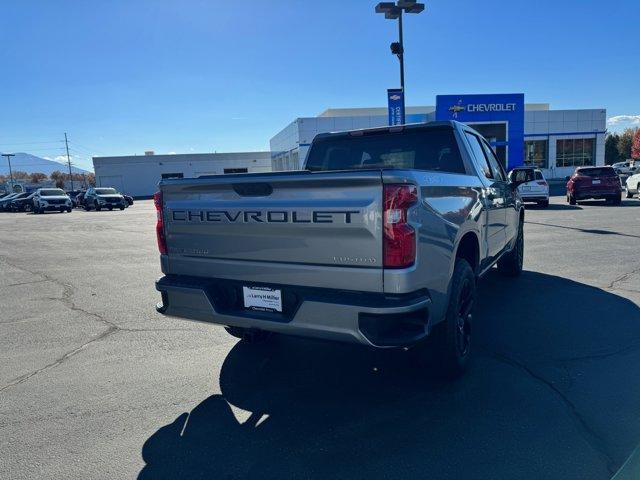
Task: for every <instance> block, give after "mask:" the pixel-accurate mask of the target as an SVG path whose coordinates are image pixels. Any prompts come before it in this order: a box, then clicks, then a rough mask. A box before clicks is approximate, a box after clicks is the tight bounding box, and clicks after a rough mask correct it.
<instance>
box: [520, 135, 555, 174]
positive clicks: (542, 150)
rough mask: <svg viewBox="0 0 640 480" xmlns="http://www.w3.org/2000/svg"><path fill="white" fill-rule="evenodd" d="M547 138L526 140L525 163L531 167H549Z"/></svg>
mask: <svg viewBox="0 0 640 480" xmlns="http://www.w3.org/2000/svg"><path fill="white" fill-rule="evenodd" d="M548 146H549V142H547V140H527V141H525V142H524V164H525V165H528V166H530V167H537V168H547V158H548V157H547V152H548V151H549V149H548Z"/></svg>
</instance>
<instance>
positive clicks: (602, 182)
mask: <svg viewBox="0 0 640 480" xmlns="http://www.w3.org/2000/svg"><path fill="white" fill-rule="evenodd" d="M567 180H568V181H567V202H568V203H569V204H570V205H575V204H576V203H577V202H579V201H581V200H587V199H590V198H595V199H605V200H606V201H607V202H608V203H611V204H613V205H620V202H621V201H622V185H621V184H620V178H619V177H618V175H617V174H616V171H615V170H614V169H613V168H611V167H580V168H576V171H575V172H574V173H573V175H571V177H567Z"/></svg>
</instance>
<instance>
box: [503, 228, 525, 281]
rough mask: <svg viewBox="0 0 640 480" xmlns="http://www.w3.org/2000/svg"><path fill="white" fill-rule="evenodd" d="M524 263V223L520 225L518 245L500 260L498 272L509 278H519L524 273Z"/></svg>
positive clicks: (517, 238)
mask: <svg viewBox="0 0 640 480" xmlns="http://www.w3.org/2000/svg"><path fill="white" fill-rule="evenodd" d="M523 261H524V222H523V221H522V220H520V222H519V223H518V236H517V237H516V244H515V245H514V246H513V248H512V249H511V251H510V252H507V253H505V254H504V255H502V257H500V260H498V271H499V272H500V273H501V274H502V275H505V276H507V277H517V276H518V275H520V274H521V273H522V264H523Z"/></svg>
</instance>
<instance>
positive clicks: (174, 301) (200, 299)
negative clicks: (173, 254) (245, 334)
mask: <svg viewBox="0 0 640 480" xmlns="http://www.w3.org/2000/svg"><path fill="white" fill-rule="evenodd" d="M243 284H244V285H252V286H268V287H271V288H278V289H281V290H282V304H283V312H282V313H276V312H261V311H254V310H247V309H245V308H244V307H243V304H242V302H243V298H242V285H243ZM156 289H157V290H158V291H159V292H160V293H161V295H162V302H161V303H159V304H158V305H157V307H156V308H157V310H158V312H160V313H162V314H165V315H172V316H176V317H180V318H186V319H189V320H197V321H202V322H207V323H213V324H218V325H226V326H234V327H242V328H253V329H259V330H266V331H272V332H278V333H283V334H290V335H299V336H304V337H314V338H321V339H325V340H335V341H342V342H349V343H359V344H363V345H367V346H374V347H400V346H407V345H412V344H414V343H416V342H418V341H420V340H422V339H423V338H425V337H426V336H427V335H428V334H429V330H430V327H431V322H430V315H429V314H430V306H431V298H430V297H429V295H428V292H426V291H424V290H422V291H419V292H414V293H411V294H403V295H384V294H376V293H364V292H355V291H342V290H332V289H325V288H309V287H296V286H287V285H265V284H257V283H255V282H242V283H241V282H235V281H229V280H219V279H204V278H200V277H189V276H182V275H169V276H165V277H162V278H161V279H160V280H158V281H157V282H156Z"/></svg>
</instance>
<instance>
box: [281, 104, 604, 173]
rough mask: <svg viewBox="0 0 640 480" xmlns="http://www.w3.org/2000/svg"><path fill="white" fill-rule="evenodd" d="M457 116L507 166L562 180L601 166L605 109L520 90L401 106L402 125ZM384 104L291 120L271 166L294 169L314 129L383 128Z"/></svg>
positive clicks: (451, 118) (315, 131)
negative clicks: (529, 99)
mask: <svg viewBox="0 0 640 480" xmlns="http://www.w3.org/2000/svg"><path fill="white" fill-rule="evenodd" d="M434 120H458V121H460V122H463V123H466V124H468V125H471V126H472V127H473V128H475V129H476V130H478V131H479V132H480V133H481V134H482V135H484V137H485V138H487V140H489V142H490V143H491V145H492V146H493V148H494V150H495V151H496V154H497V156H498V158H499V160H500V161H501V162H502V164H503V166H504V167H505V168H506V169H507V170H509V169H511V168H514V167H516V166H520V165H533V166H536V167H539V168H541V169H542V170H543V172H544V174H545V176H546V177H547V178H564V177H565V176H567V175H570V174H571V173H572V172H573V171H574V170H575V168H576V167H579V166H587V165H604V140H605V133H606V110H605V109H604V108H595V109H580V110H552V109H551V108H550V106H549V104H547V103H525V101H524V94H494V95H491V94H489V95H487V94H473V95H438V96H437V97H436V104H435V106H424V107H407V109H406V119H405V121H406V123H421V122H429V121H434ZM388 124H389V116H388V111H387V108H384V107H382V108H338V109H328V110H325V111H324V112H322V113H321V114H320V115H318V116H317V117H304V118H296V119H295V120H294V121H293V122H291V123H290V124H289V125H287V126H286V127H285V128H284V129H282V130H281V131H280V132H279V133H278V134H276V135H275V136H274V137H273V138H272V139H271V144H270V147H271V156H272V165H273V170H295V169H300V168H301V167H302V164H303V163H304V158H305V155H306V153H307V151H308V149H309V146H310V144H311V141H312V140H313V137H315V136H316V135H317V134H318V133H324V132H335V131H341V130H351V129H358V128H372V127H383V126H386V125H388Z"/></svg>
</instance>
